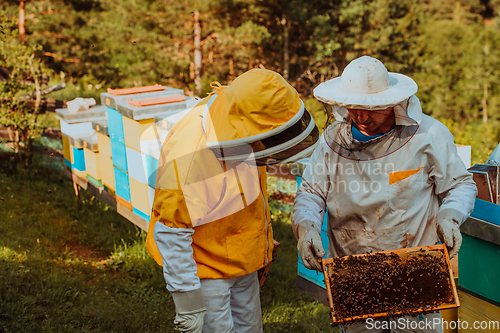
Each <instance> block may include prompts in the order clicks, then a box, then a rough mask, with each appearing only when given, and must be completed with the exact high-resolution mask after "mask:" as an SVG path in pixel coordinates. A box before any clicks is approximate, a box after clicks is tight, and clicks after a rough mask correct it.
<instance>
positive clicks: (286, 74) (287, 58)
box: [281, 14, 290, 81]
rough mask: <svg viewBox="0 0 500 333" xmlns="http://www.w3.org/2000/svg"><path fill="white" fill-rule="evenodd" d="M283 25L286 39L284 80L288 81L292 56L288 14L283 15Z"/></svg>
mask: <svg viewBox="0 0 500 333" xmlns="http://www.w3.org/2000/svg"><path fill="white" fill-rule="evenodd" d="M281 24H282V25H283V29H284V30H283V39H284V46H283V47H284V50H283V78H284V79H285V80H287V81H288V78H289V75H290V54H289V53H288V48H289V42H290V41H289V38H288V21H287V19H286V14H283V19H282V20H281Z"/></svg>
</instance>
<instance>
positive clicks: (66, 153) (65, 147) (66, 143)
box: [62, 135, 71, 168]
mask: <svg viewBox="0 0 500 333" xmlns="http://www.w3.org/2000/svg"><path fill="white" fill-rule="evenodd" d="M62 143H63V156H64V159H65V160H66V161H67V162H66V161H65V163H69V164H70V165H68V166H69V167H70V168H71V147H70V145H69V139H68V137H67V136H66V135H63V136H62Z"/></svg>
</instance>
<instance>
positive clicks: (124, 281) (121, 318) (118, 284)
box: [0, 161, 337, 333]
mask: <svg viewBox="0 0 500 333" xmlns="http://www.w3.org/2000/svg"><path fill="white" fill-rule="evenodd" d="M10 163H11V162H10V161H1V162H0V276H1V278H0V332H16V333H18V332H23V333H27V332H37V333H39V332H90V331H92V332H174V331H176V329H175V327H174V325H173V319H174V315H175V311H174V304H173V302H172V299H171V296H170V294H169V293H168V292H167V291H166V289H165V282H164V280H163V276H162V272H161V268H160V267H158V266H157V265H156V264H155V263H154V261H153V260H152V259H151V258H150V256H149V255H148V253H147V251H146V250H145V247H144V239H145V232H143V231H141V230H140V229H138V228H137V227H136V226H135V225H134V224H132V223H131V222H129V221H128V220H126V219H125V218H123V217H122V216H121V215H119V214H117V213H116V212H115V211H113V210H112V209H110V208H109V207H107V206H106V205H105V204H103V203H102V202H100V201H99V200H97V199H95V198H93V197H91V196H89V195H88V194H87V193H86V192H85V191H83V196H82V199H83V203H82V205H81V207H78V205H77V200H76V197H75V195H74V191H73V186H72V183H71V181H70V180H69V179H68V178H65V177H64V176H63V174H62V172H61V171H60V170H57V169H54V168H47V167H44V166H42V165H41V164H40V163H38V164H37V163H35V165H34V166H33V167H31V168H30V169H22V168H16V167H13V166H12V165H11V164H10ZM270 206H271V209H272V210H271V214H272V218H273V228H274V233H275V236H274V238H275V239H276V240H277V241H279V242H280V243H281V246H280V248H279V251H278V257H277V259H276V261H275V262H274V263H273V265H272V268H271V271H270V274H269V276H268V278H267V280H266V283H265V285H264V287H263V289H262V293H261V301H262V312H263V321H264V331H265V332H336V331H337V330H336V329H334V328H332V327H331V326H330V318H329V316H328V308H327V307H326V306H324V305H322V304H319V303H318V302H316V301H314V300H313V299H311V298H309V297H307V296H305V295H302V294H300V293H298V292H297V291H296V288H295V278H296V265H297V250H296V240H295V237H294V236H293V233H292V230H291V226H290V214H291V209H292V206H290V205H287V204H284V203H281V202H276V201H271V202H270Z"/></svg>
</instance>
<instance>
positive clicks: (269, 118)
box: [203, 69, 319, 165]
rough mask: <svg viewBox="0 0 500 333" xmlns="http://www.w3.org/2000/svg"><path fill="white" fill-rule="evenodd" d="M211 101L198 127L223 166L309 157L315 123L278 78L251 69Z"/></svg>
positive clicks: (220, 89)
mask: <svg viewBox="0 0 500 333" xmlns="http://www.w3.org/2000/svg"><path fill="white" fill-rule="evenodd" d="M214 87H215V86H214ZM212 100H213V102H212V103H211V105H210V107H209V108H207V109H206V112H205V113H204V114H203V127H204V130H205V132H206V134H207V147H208V148H210V149H211V150H212V151H213V152H214V153H215V154H216V155H217V157H218V158H219V159H220V160H222V161H230V162H235V161H244V160H249V159H253V160H255V162H256V163H257V165H271V164H276V163H290V162H294V161H297V160H299V159H301V158H304V157H306V156H308V155H310V154H311V153H312V151H313V150H314V148H315V146H316V145H317V141H318V138H319V132H318V129H317V127H316V125H315V123H314V120H313V119H312V117H311V115H310V114H309V112H308V111H307V110H305V108H304V102H303V101H302V100H301V99H300V98H299V95H298V93H297V91H296V90H295V89H294V88H293V87H292V86H290V85H289V84H288V83H287V82H286V81H285V80H284V79H283V77H281V75H279V74H278V73H275V72H273V71H270V70H265V69H252V70H250V71H248V72H246V73H245V74H242V75H241V76H239V77H238V78H237V79H236V80H235V81H234V82H233V83H232V84H231V85H230V86H229V87H222V86H218V87H216V89H215V90H214V92H213V93H212Z"/></svg>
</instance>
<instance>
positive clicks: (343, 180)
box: [292, 95, 477, 257]
mask: <svg viewBox="0 0 500 333" xmlns="http://www.w3.org/2000/svg"><path fill="white" fill-rule="evenodd" d="M336 110H337V113H336V114H337V117H336V118H337V121H336V122H335V123H333V124H332V125H330V126H329V127H328V129H327V130H325V132H324V134H323V135H322V137H321V139H320V144H319V146H318V147H317V148H316V150H315V151H314V153H313V155H312V156H311V158H310V160H309V163H308V165H307V167H306V168H305V170H304V173H303V176H302V183H301V185H300V187H299V189H298V192H297V195H296V199H295V206H294V212H293V216H292V222H293V224H294V225H296V224H297V223H300V222H301V221H304V220H310V221H313V222H314V223H315V225H316V228H317V229H318V231H319V230H320V226H321V223H322V221H323V215H324V214H325V211H326V209H327V208H328V210H327V211H328V213H327V214H328V236H329V244H328V253H327V255H328V257H336V256H343V255H351V254H360V253H366V252H371V251H381V250H392V249H398V248H405V247H413V246H422V245H433V244H436V243H437V242H438V241H439V239H438V236H437V232H436V216H437V213H438V211H440V210H443V209H446V208H453V209H454V210H456V211H459V212H460V213H461V215H462V217H463V219H462V221H459V222H460V223H462V222H463V221H465V219H466V218H467V217H468V216H469V214H470V213H471V212H472V209H473V207H474V200H475V197H476V193H477V192H476V186H475V183H474V182H473V180H472V176H471V174H470V173H469V172H468V171H467V169H466V167H465V165H464V163H463V162H462V161H461V159H460V157H459V156H458V154H457V149H456V146H455V144H454V142H453V136H452V135H451V133H450V132H449V131H448V129H447V128H446V127H445V126H444V125H443V124H442V123H440V122H439V121H437V120H434V119H432V118H431V117H429V116H426V115H423V114H422V110H421V106H420V102H419V101H418V98H417V97H416V96H414V95H413V96H411V97H410V98H409V100H407V101H404V102H403V103H401V104H400V105H397V106H396V107H395V108H394V110H395V114H396V126H395V127H394V128H393V129H392V130H390V131H389V132H387V133H385V134H384V135H382V136H381V137H378V138H375V139H372V140H370V141H368V142H363V143H362V142H358V141H356V140H355V139H353V137H352V133H351V123H350V121H349V120H348V118H347V120H346V118H344V117H342V114H344V115H347V112H346V111H347V110H345V109H342V108H340V107H337V108H336ZM334 111H335V110H334ZM342 111H343V112H342Z"/></svg>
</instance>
